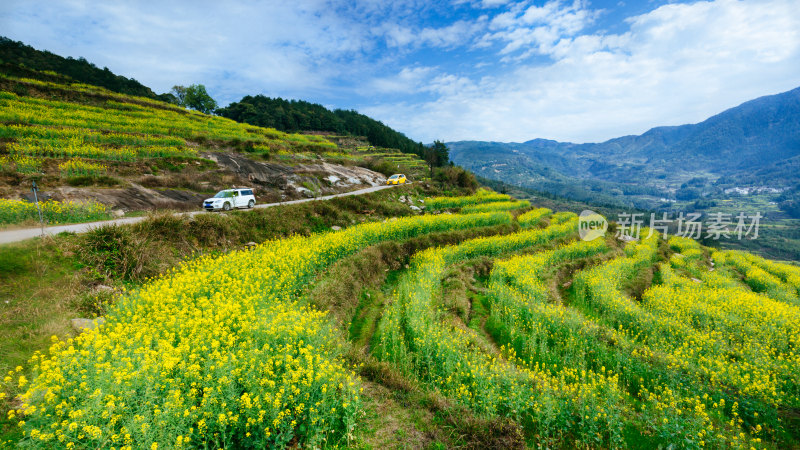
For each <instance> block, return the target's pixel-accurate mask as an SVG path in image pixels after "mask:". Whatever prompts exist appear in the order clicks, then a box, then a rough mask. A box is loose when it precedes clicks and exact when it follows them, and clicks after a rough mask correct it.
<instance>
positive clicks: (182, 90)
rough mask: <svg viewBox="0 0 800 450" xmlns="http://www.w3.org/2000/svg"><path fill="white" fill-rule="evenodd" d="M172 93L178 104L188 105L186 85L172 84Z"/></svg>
mask: <svg viewBox="0 0 800 450" xmlns="http://www.w3.org/2000/svg"><path fill="white" fill-rule="evenodd" d="M169 93H170V95H172V96H173V97H175V104H176V105H178V106H183V107H186V87H185V86H172V90H171V91H169Z"/></svg>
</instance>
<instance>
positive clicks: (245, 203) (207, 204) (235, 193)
mask: <svg viewBox="0 0 800 450" xmlns="http://www.w3.org/2000/svg"><path fill="white" fill-rule="evenodd" d="M253 206H256V197H255V195H253V190H252V189H249V188H241V189H225V190H224V191H219V192H217V195H215V196H213V197H211V198H207V199H206V200H205V201H204V202H203V208H205V209H206V210H208V211H215V210H218V209H221V210H223V211H230V210H231V209H233V208H252V207H253Z"/></svg>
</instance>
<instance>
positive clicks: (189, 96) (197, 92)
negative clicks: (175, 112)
mask: <svg viewBox="0 0 800 450" xmlns="http://www.w3.org/2000/svg"><path fill="white" fill-rule="evenodd" d="M170 94H171V95H173V96H174V97H175V99H176V101H177V104H178V105H180V106H183V107H184V108H191V109H194V110H196V111H200V112H201V113H205V114H211V113H213V112H214V110H216V109H217V102H216V100H214V99H213V98H211V96H210V95H209V94H208V91H206V87H205V86H204V85H202V84H193V85H191V86H189V87H185V86H173V87H172V91H170Z"/></svg>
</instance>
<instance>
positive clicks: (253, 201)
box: [247, 200, 256, 209]
mask: <svg viewBox="0 0 800 450" xmlns="http://www.w3.org/2000/svg"><path fill="white" fill-rule="evenodd" d="M253 206H256V201H255V200H250V201H249V202H247V207H248V208H251V209H252V208H253Z"/></svg>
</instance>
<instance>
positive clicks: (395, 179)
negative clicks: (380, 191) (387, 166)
mask: <svg viewBox="0 0 800 450" xmlns="http://www.w3.org/2000/svg"><path fill="white" fill-rule="evenodd" d="M405 182H406V176H405V175H403V174H402V173H396V174H394V175H392V176H390V177H389V178H387V179H386V184H394V185H398V184H405Z"/></svg>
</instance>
